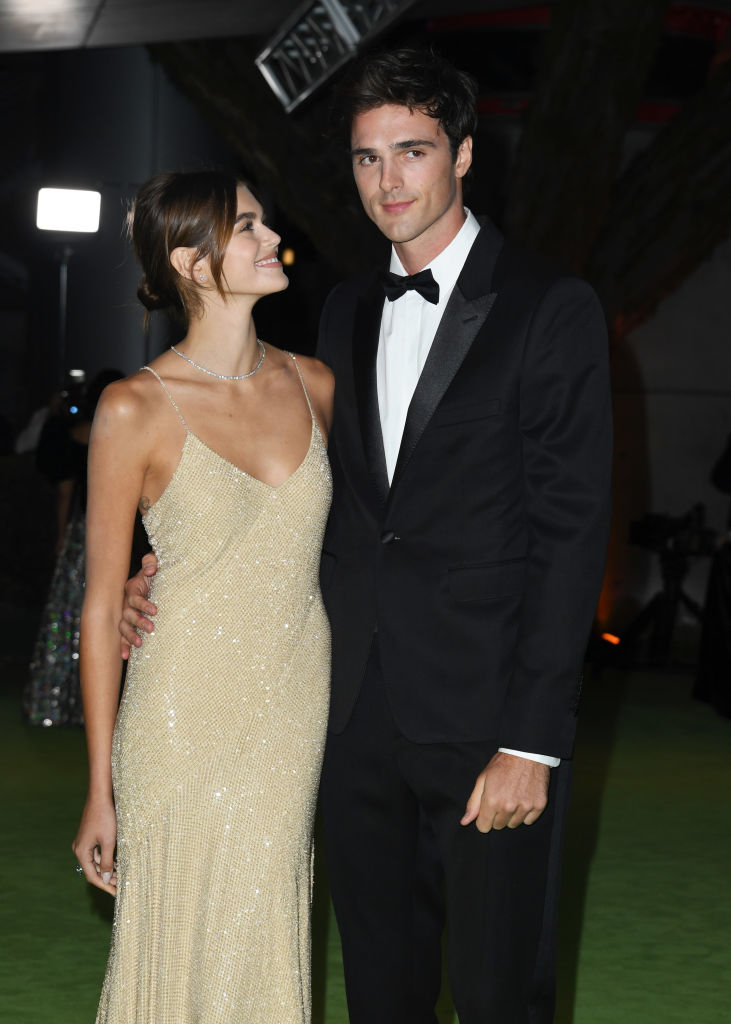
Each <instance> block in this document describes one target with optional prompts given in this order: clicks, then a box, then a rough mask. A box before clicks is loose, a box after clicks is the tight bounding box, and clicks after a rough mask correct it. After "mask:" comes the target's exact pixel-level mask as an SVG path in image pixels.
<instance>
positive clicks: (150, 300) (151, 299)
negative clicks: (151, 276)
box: [137, 277, 171, 313]
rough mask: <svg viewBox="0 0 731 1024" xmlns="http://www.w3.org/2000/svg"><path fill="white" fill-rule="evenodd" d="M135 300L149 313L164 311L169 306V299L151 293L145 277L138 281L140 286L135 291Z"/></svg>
mask: <svg viewBox="0 0 731 1024" xmlns="http://www.w3.org/2000/svg"><path fill="white" fill-rule="evenodd" d="M137 298H138V299H139V300H140V302H141V303H142V305H143V306H144V307H145V309H146V310H148V311H149V312H150V313H152V312H153V310H155V309H165V308H166V307H167V306H169V305H171V303H170V299H169V298H166V297H165V296H162V295H158V294H157V293H156V292H153V291H152V289H151V288H150V286H149V284H148V283H147V278H146V277H143V278H142V280H141V281H140V286H139V288H138V289H137Z"/></svg>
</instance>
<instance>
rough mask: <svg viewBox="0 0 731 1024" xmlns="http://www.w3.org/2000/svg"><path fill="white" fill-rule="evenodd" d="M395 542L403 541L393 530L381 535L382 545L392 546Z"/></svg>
mask: <svg viewBox="0 0 731 1024" xmlns="http://www.w3.org/2000/svg"><path fill="white" fill-rule="evenodd" d="M395 540H401V538H400V537H398V536H397V535H396V534H395V533H394V532H393V530H386V532H385V533H382V534H381V544H391V543H392V542H393V541H395Z"/></svg>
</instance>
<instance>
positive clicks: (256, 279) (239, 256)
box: [223, 185, 289, 296]
mask: <svg viewBox="0 0 731 1024" xmlns="http://www.w3.org/2000/svg"><path fill="white" fill-rule="evenodd" d="M236 198H237V204H236V223H235V224H234V230H233V234H232V235H231V240H230V241H229V243H228V246H227V247H226V255H225V256H224V258H223V277H224V280H223V284H224V288H225V290H226V292H227V293H228V294H230V295H232V296H234V295H257V296H259V295H269V294H271V293H272V292H281V291H284V289H285V288H286V287H287V286H288V285H289V281H288V279H287V277H286V275H285V273H284V271H283V270H282V264H281V262H280V261H279V258H278V256H277V247H278V245H279V243H280V241H281V239H280V237H279V235H278V234H277V233H276V232H275V231H272V229H271V228H270V227H268V226H267V225H266V224H265V223H263V221H262V208H261V205H260V204H259V203H258V202H257V200H256V199H255V198H254V197H253V195H252V194H251V192H249V190H248V188H246V186H245V185H239V187H238V188H237V190H236Z"/></svg>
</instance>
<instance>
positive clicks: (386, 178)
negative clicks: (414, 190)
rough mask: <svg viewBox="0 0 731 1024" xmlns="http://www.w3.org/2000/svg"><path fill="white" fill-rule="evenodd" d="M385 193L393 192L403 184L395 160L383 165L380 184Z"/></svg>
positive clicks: (385, 161)
mask: <svg viewBox="0 0 731 1024" xmlns="http://www.w3.org/2000/svg"><path fill="white" fill-rule="evenodd" d="M379 184H380V186H381V190H382V191H383V192H393V191H394V189H397V188H400V187H401V185H402V184H403V182H402V180H401V173H400V170H399V166H398V163H397V162H396V161H395V160H384V161H383V163H382V164H381V180H380V182H379Z"/></svg>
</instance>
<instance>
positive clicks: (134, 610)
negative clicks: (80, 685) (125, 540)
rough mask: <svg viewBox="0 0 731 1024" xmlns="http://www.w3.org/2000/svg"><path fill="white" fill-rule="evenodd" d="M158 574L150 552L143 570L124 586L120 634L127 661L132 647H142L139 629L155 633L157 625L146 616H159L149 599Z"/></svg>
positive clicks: (121, 645)
mask: <svg viewBox="0 0 731 1024" xmlns="http://www.w3.org/2000/svg"><path fill="white" fill-rule="evenodd" d="M156 572H157V559H156V558H155V556H154V555H153V554H152V553H151V552H150V553H148V554H146V555H145V556H144V558H143V559H142V568H141V569H140V571H139V572H138V573H137V575H136V576H133V577H132V578H131V579H129V580H127V582H126V583H125V585H124V607H123V608H122V618H121V619H120V622H119V632H120V634H121V640H120V648H121V652H122V657H123V658H124V659H125V660H126V659H127V658H129V650H130V647H142V637H141V636H140V635H139V633H138V632H137V631H138V630H139V629H142V630H144V632H145V633H152V632H154V629H155V624H154V623H153V622H152V621H151V620H150V619H149V618H147V617H146V616H148V615H156V614H157V608H156V606H155V605H154V604H152V602H151V601H148V599H147V598H148V595H149V593H150V583H149V579H150V577H151V576H154V575H155V573H156Z"/></svg>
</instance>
